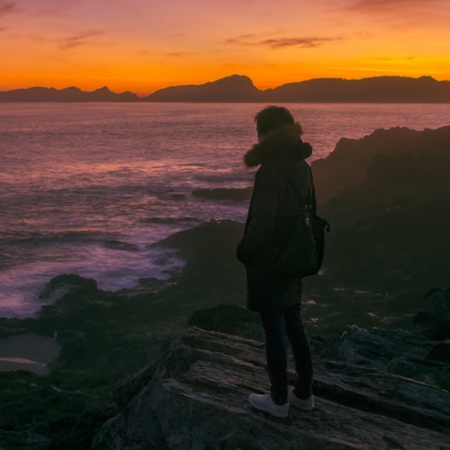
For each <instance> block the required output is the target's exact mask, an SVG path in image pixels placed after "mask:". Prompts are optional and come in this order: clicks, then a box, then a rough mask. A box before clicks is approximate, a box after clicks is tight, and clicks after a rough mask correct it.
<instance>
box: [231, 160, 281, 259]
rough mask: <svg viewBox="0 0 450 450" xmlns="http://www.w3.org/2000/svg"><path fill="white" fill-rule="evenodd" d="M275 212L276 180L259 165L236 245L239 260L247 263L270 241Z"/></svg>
mask: <svg viewBox="0 0 450 450" xmlns="http://www.w3.org/2000/svg"><path fill="white" fill-rule="evenodd" d="M276 214H277V180H276V177H275V176H274V174H272V173H271V172H270V170H268V169H266V168H263V167H261V168H260V169H259V170H258V172H257V173H256V177H255V184H254V187H253V195H252V200H251V203H250V211H249V222H248V226H247V229H246V231H245V233H244V236H243V238H242V240H241V242H240V243H239V244H238V247H237V253H236V256H237V259H238V260H239V261H241V262H243V263H244V264H247V263H248V262H249V261H251V260H252V259H253V258H254V257H255V256H256V255H257V254H258V253H259V252H260V251H261V249H262V247H263V246H264V245H266V244H267V243H268V242H270V239H271V237H272V232H273V229H274V225H275V219H276Z"/></svg>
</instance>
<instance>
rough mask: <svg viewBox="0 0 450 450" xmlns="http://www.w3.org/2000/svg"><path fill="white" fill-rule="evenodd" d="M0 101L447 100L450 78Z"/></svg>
mask: <svg viewBox="0 0 450 450" xmlns="http://www.w3.org/2000/svg"><path fill="white" fill-rule="evenodd" d="M0 102H192V103H208V102H212V103H213V102H216V103H219V102H220V103H227V102H229V103H241V102H242V103H250V102H255V103H256V102H260V103H274V102H279V103H450V81H438V80H435V79H434V78H432V77H428V76H423V77H419V78H410V77H399V76H380V77H372V78H363V79H360V80H346V79H343V78H316V79H311V80H307V81H299V82H294V83H287V84H283V85H282V86H279V87H276V88H273V89H266V90H260V89H258V88H257V87H256V86H255V85H254V84H253V81H252V80H251V79H250V78H249V77H247V76H245V75H231V76H229V77H225V78H221V79H219V80H216V81H212V82H208V83H204V84H200V85H185V86H171V87H167V88H164V89H160V90H158V91H156V92H154V93H152V94H150V95H148V96H145V97H139V96H138V95H136V94H134V93H133V92H129V91H127V92H122V93H119V94H117V93H114V92H112V91H110V90H109V89H108V88H107V87H102V88H100V89H97V90H95V91H90V92H86V91H82V90H81V89H79V88H77V87H68V88H65V89H59V90H58V89H55V88H45V87H32V88H28V89H15V90H11V91H0Z"/></svg>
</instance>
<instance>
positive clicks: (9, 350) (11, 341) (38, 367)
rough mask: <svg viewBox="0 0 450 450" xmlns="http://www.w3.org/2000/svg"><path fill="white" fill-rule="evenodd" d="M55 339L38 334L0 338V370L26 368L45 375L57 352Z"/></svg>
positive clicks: (58, 345)
mask: <svg viewBox="0 0 450 450" xmlns="http://www.w3.org/2000/svg"><path fill="white" fill-rule="evenodd" d="M60 350H61V345H60V344H58V343H57V342H56V340H55V339H53V338H50V337H47V336H40V335H38V334H21V335H18V336H10V337H8V338H6V339H0V372H10V371H15V370H27V371H29V372H33V373H35V374H37V375H47V374H48V373H49V372H50V370H49V368H48V364H49V363H51V362H52V361H53V360H54V359H55V358H56V357H57V356H58V354H59V352H60Z"/></svg>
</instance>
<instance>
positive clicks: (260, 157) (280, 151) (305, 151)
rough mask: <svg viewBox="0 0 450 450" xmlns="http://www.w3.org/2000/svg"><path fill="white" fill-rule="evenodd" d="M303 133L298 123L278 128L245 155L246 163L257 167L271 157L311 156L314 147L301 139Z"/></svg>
mask: <svg viewBox="0 0 450 450" xmlns="http://www.w3.org/2000/svg"><path fill="white" fill-rule="evenodd" d="M301 134H302V127H301V126H300V124H298V123H296V124H294V125H283V126H281V127H279V128H276V129H275V130H274V131H272V132H271V133H269V134H268V135H267V136H266V137H265V139H264V140H262V141H261V142H259V143H258V144H255V145H254V146H253V147H252V148H251V149H250V150H249V151H248V152H247V153H246V154H245V155H244V163H245V165H246V166H247V167H255V166H259V165H260V164H261V163H263V162H266V161H268V160H270V159H292V160H299V159H306V158H309V157H310V156H311V154H312V147H311V145H310V144H308V143H307V142H303V141H302V140H301V138H300V136H301Z"/></svg>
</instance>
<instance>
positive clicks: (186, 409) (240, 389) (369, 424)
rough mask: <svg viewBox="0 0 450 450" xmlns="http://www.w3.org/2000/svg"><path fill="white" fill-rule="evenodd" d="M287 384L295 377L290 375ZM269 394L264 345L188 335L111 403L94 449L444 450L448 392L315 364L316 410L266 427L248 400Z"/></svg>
mask: <svg viewBox="0 0 450 450" xmlns="http://www.w3.org/2000/svg"><path fill="white" fill-rule="evenodd" d="M290 377H292V378H293V377H294V373H293V372H291V373H290ZM268 388H269V386H268V380H267V374H266V370H265V353H264V344H262V343H261V342H258V341H253V340H247V339H243V338H239V337H235V336H230V335H224V334H220V333H215V332H207V331H203V330H199V329H190V330H189V332H188V333H187V334H186V335H184V336H183V337H182V338H181V339H180V340H179V341H178V342H177V343H175V344H174V345H173V346H172V347H171V348H170V349H169V350H168V352H167V353H166V354H165V355H164V356H163V357H162V358H160V359H159V360H158V361H156V362H155V363H154V364H152V365H150V366H148V367H147V368H145V369H143V370H142V371H140V372H139V373H138V374H136V375H134V376H133V377H131V378H130V379H128V380H125V381H124V382H122V383H121V384H120V385H118V387H117V388H116V390H115V391H114V392H113V393H112V396H111V405H112V407H114V408H115V413H116V414H115V415H114V416H113V417H112V418H111V419H110V420H109V421H108V422H107V423H105V424H104V425H103V427H102V428H101V429H100V431H99V433H98V434H97V436H96V439H95V441H94V445H93V448H94V449H95V450H99V449H108V450H116V449H117V450H119V449H120V450H138V449H139V450H145V449H161V450H166V449H170V450H175V449H177V450H178V449H180V450H181V449H183V450H188V449H192V450H197V449H198V450H200V449H205V450H206V449H230V450H231V449H233V450H237V449H242V450H275V449H279V450H281V449H283V450H290V449H292V450H294V449H302V450H303V449H304V450H310V449H311V450H313V449H314V450H317V449H330V450H335V449H336V450H337V449H370V450H377V449H383V450H384V449H386V450H387V449H407V450H414V449H417V450H423V449H427V450H432V449H439V450H441V449H442V450H443V449H450V435H449V433H450V393H449V392H447V391H444V390H441V389H438V388H435V387H433V386H429V385H426V384H424V383H419V382H417V381H414V380H411V379H408V378H404V377H400V376H396V375H393V374H384V373H382V372H377V370H376V369H372V368H367V367H359V366H357V365H349V364H344V363H342V362H339V361H331V360H328V361H326V360H320V361H316V380H315V392H316V409H315V410H314V411H312V412H308V413H307V412H302V411H298V410H296V409H294V408H292V407H291V410H290V413H289V417H288V418H286V419H275V418H272V417H271V416H269V415H267V414H265V413H262V412H258V411H255V410H253V409H252V408H251V407H250V406H249V404H248V402H247V396H248V394H250V393H251V392H264V391H267V390H268Z"/></svg>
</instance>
